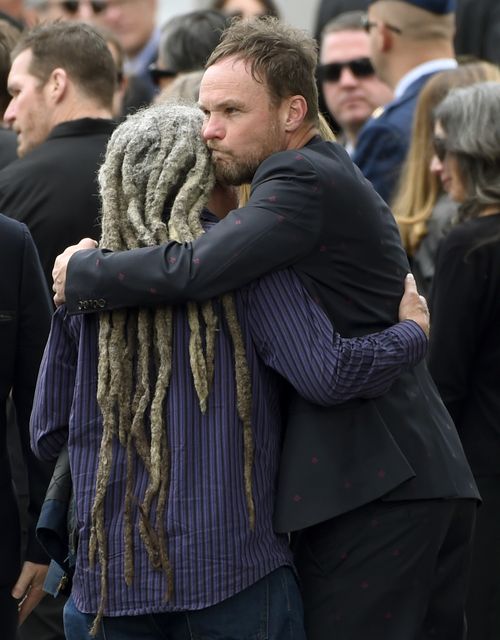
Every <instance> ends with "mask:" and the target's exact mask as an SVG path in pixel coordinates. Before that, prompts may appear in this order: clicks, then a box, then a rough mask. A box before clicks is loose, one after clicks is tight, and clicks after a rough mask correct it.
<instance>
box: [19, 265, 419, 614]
mask: <svg viewBox="0 0 500 640" xmlns="http://www.w3.org/2000/svg"><path fill="white" fill-rule="evenodd" d="M236 302H237V309H238V316H239V319H240V322H241V325H242V329H243V334H244V336H245V342H246V349H247V358H248V361H249V365H250V370H251V373H252V390H253V413H252V425H253V433H254V442H255V460H254V465H253V494H254V500H255V505H256V524H255V529H254V530H253V531H251V530H250V529H249V526H248V518H247V509H246V501H245V494H244V490H243V473H242V469H243V464H242V460H243V455H242V453H243V444H242V433H241V425H240V422H239V420H238V416H237V412H236V407H235V397H236V394H235V384H234V366H233V354H232V345H231V342H230V339H229V338H228V335H229V333H228V330H227V327H226V326H225V323H224V321H223V320H221V324H220V331H219V332H218V334H217V340H216V363H215V379H214V385H213V390H212V393H211V395H210V398H209V404H208V410H207V412H206V414H205V415H202V414H201V412H200V410H199V408H198V401H197V398H196V394H195V391H194V386H193V381H192V376H191V372H190V367H189V358H188V340H189V329H188V326H187V320H186V315H185V312H184V309H183V308H181V307H180V308H177V309H176V310H175V314H174V323H175V326H174V344H173V362H174V366H173V372H172V379H171V384H170V387H169V390H168V398H167V402H166V410H165V427H166V429H167V434H168V441H169V447H170V451H171V483H170V493H169V500H168V507H167V511H166V515H165V529H166V532H167V540H168V549H169V554H170V559H171V562H172V566H173V571H174V594H173V597H172V599H171V600H170V601H168V602H167V601H165V592H166V584H165V580H164V577H163V576H162V574H161V573H160V572H157V571H155V570H153V569H152V568H151V566H150V564H149V561H148V559H147V555H146V551H145V549H144V546H143V544H142V542H141V540H140V537H139V532H138V526H136V527H135V534H134V536H135V537H134V543H135V577H134V582H133V585H132V587H130V588H127V586H126V585H125V582H124V579H123V529H122V515H123V501H124V486H125V482H124V478H125V453H124V451H123V450H122V449H121V448H120V447H119V446H118V445H117V443H115V446H114V452H113V460H114V464H113V470H112V474H111V479H110V483H109V488H108V493H107V498H106V506H105V513H106V529H107V532H108V544H109V572H110V593H109V595H108V601H107V607H106V615H134V614H142V613H148V612H160V611H179V610H195V609H200V608H204V607H207V606H210V605H213V604H215V603H217V602H220V601H221V600H223V599H225V598H228V597H230V596H231V595H233V594H235V593H237V592H238V591H240V590H242V589H244V588H246V587H247V586H249V585H251V584H253V583H254V582H256V581H257V580H258V579H260V578H261V577H263V576H264V575H266V574H267V573H269V572H270V571H272V570H273V569H275V568H277V567H279V566H282V565H287V564H291V555H290V552H289V549H288V545H287V539H286V537H283V536H278V535H276V534H274V533H273V531H272V527H271V517H272V511H273V501H274V487H275V481H276V474H277V469H278V460H279V449H280V436H281V434H280V430H281V427H280V425H281V422H282V420H281V415H280V389H281V384H282V383H281V376H283V377H286V378H288V379H289V380H290V381H291V382H292V384H293V385H294V386H295V387H296V388H297V389H298V390H299V392H300V393H302V394H303V395H305V396H306V397H308V398H310V399H311V400H312V401H314V402H319V403H324V404H327V403H332V402H339V401H342V400H347V399H349V398H350V397H353V396H356V395H364V394H366V395H371V394H377V393H381V392H382V391H383V390H384V389H385V388H387V386H388V385H389V384H390V382H391V381H392V380H393V379H394V377H395V376H396V375H398V373H399V372H400V371H401V370H402V369H403V368H404V367H405V366H407V365H408V364H411V363H413V362H416V361H418V360H419V359H421V358H422V357H423V355H424V353H425V349H426V339H425V336H424V334H423V332H422V331H421V330H420V328H419V327H418V326H417V325H416V324H414V323H413V322H405V323H401V324H399V325H396V326H395V327H393V328H392V329H390V330H388V331H387V332H385V333H383V334H376V335H374V336H372V337H369V338H362V339H361V338H359V339H358V338H357V339H353V340H342V339H341V338H339V337H335V336H334V334H333V330H332V328H331V326H330V324H329V322H328V320H327V318H326V316H325V315H324V314H323V312H322V311H321V310H320V309H319V307H318V306H317V305H316V304H315V303H314V302H313V301H312V300H311V299H310V298H309V296H308V295H307V293H306V292H305V290H304V289H303V287H302V285H301V283H300V281H299V280H298V278H297V277H296V276H295V275H294V274H293V272H292V271H290V270H289V271H283V272H279V273H275V274H271V275H269V276H266V277H265V278H263V279H262V280H260V281H259V282H258V283H254V284H252V285H251V286H250V287H248V288H247V289H246V290H244V291H242V292H240V293H239V294H238V295H237V296H236ZM215 304H216V306H217V303H215ZM97 327H98V324H97V317H96V316H92V315H86V316H67V315H66V313H65V309H64V308H61V309H59V310H58V311H57V312H56V314H55V316H54V318H53V323H52V330H51V335H50V338H49V342H48V344H47V348H46V351H45V355H44V359H43V362H42V366H41V370H40V375H39V380H38V385H37V391H36V395H35V401H34V410H33V414H32V423H31V429H32V446H33V448H34V450H35V452H36V453H37V455H38V456H39V457H41V458H45V459H52V458H54V457H55V456H56V455H57V453H58V451H59V449H60V447H61V445H62V443H63V442H64V441H65V440H66V438H67V437H69V452H70V460H71V468H72V474H73V481H74V486H75V493H76V509H77V517H78V526H79V533H80V543H79V549H78V561H77V567H76V574H75V579H74V585H73V597H74V600H75V603H76V606H77V607H78V609H79V610H80V611H82V612H84V613H94V612H95V611H96V610H97V607H98V597H99V572H98V568H90V567H89V563H88V538H89V514H90V509H91V506H92V503H93V498H94V484H95V474H96V468H97V451H98V448H99V444H100V437H101V432H102V423H101V416H100V412H99V410H98V407H97V402H96V385H97ZM265 363H267V364H268V365H269V367H266V366H265ZM271 367H272V369H271ZM273 369H275V371H274V370H273ZM280 374H281V375H280ZM135 475H136V481H135V488H134V495H135V497H136V500H137V502H140V501H141V500H142V497H143V496H144V492H145V489H146V484H147V474H146V472H145V470H144V469H143V468H142V465H141V463H140V461H139V460H137V461H136V474H135ZM135 519H136V523H137V522H138V518H137V510H135Z"/></svg>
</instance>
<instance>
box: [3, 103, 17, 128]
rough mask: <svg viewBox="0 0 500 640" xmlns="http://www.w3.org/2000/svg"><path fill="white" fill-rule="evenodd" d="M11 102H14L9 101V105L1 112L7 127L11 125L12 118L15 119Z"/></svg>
mask: <svg viewBox="0 0 500 640" xmlns="http://www.w3.org/2000/svg"><path fill="white" fill-rule="evenodd" d="M13 102H14V101H13V100H11V101H10V102H9V105H8V107H7V109H6V110H5V113H4V114H3V119H4V122H5V123H6V124H8V125H9V127H11V126H12V124H13V123H14V120H15V119H16V116H15V110H14V105H13Z"/></svg>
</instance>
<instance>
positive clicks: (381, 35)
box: [377, 22, 394, 53]
mask: <svg viewBox="0 0 500 640" xmlns="http://www.w3.org/2000/svg"><path fill="white" fill-rule="evenodd" d="M377 40H378V42H377V45H378V48H379V51H381V52H382V53H386V52H387V51H391V50H392V48H393V46H394V34H393V33H392V31H391V30H390V29H388V28H387V26H386V25H385V24H384V23H383V22H381V23H380V27H379V29H378V38H377Z"/></svg>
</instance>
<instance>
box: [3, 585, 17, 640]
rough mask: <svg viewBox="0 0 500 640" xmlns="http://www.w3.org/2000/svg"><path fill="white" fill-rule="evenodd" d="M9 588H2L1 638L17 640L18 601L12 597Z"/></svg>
mask: <svg viewBox="0 0 500 640" xmlns="http://www.w3.org/2000/svg"><path fill="white" fill-rule="evenodd" d="M13 586H14V585H11V586H9V587H0V637H1V638H3V640H16V632H17V621H18V615H17V601H16V600H14V598H13V597H12V596H11V595H10V592H11V589H12V587H13Z"/></svg>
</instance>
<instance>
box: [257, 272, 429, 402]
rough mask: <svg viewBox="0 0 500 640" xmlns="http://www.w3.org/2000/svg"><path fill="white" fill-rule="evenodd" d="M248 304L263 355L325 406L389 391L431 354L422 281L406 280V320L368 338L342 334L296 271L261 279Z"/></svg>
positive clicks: (301, 390) (301, 391) (402, 311)
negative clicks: (420, 287)
mask: <svg viewBox="0 0 500 640" xmlns="http://www.w3.org/2000/svg"><path fill="white" fill-rule="evenodd" d="M247 302H248V310H249V315H250V319H251V323H250V326H251V331H252V338H253V340H254V343H255V345H256V348H257V351H258V353H259V355H260V356H261V358H262V359H263V360H264V362H265V363H266V364H267V365H268V366H269V367H271V368H272V369H274V370H275V371H277V372H278V373H280V374H281V375H282V376H283V377H284V378H285V379H287V380H288V381H289V382H290V383H291V384H292V385H293V387H294V388H295V389H296V391H297V392H298V393H299V394H300V395H301V396H303V397H304V398H306V399H307V400H309V401H310V402H314V403H316V404H320V405H323V406H328V405H332V404H337V403H341V402H345V401H347V400H351V399H353V398H359V397H364V398H371V397H376V396H379V395H382V394H383V393H385V392H386V391H387V390H388V389H389V387H390V386H391V384H392V383H393V382H394V380H395V379H396V378H397V377H398V376H399V375H400V374H401V373H402V372H403V371H404V370H405V369H407V368H408V367H409V366H411V365H414V364H417V363H418V362H419V361H420V360H421V359H422V358H423V357H424V355H425V353H426V349H427V337H426V332H427V329H428V312H427V306H426V303H425V301H424V300H422V299H421V298H420V296H419V295H418V293H417V291H416V287H415V284H414V281H409V280H407V281H406V282H405V295H404V296H403V300H402V302H401V305H400V318H401V319H403V318H406V319H405V320H404V321H403V322H399V323H398V324H395V325H394V326H392V327H389V328H388V329H385V330H384V331H380V332H378V333H374V334H370V335H367V336H363V337H360V338H342V337H341V336H340V335H339V334H338V333H336V332H335V329H334V327H332V325H331V323H330V321H329V319H328V317H327V316H326V315H325V313H324V312H323V311H322V309H321V308H320V307H319V306H318V305H317V304H316V303H315V302H314V301H313V300H312V299H311V297H310V296H309V294H308V293H307V291H306V290H305V289H304V287H303V285H302V283H301V281H300V280H299V278H298V277H297V276H296V275H295V274H294V273H293V271H292V270H291V269H286V270H283V271H279V272H276V273H273V274H270V275H268V276H266V277H264V278H262V279H261V280H259V281H257V282H255V283H253V284H252V286H251V287H250V290H249V293H248V301H247ZM417 322H418V323H419V324H417Z"/></svg>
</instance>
